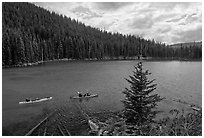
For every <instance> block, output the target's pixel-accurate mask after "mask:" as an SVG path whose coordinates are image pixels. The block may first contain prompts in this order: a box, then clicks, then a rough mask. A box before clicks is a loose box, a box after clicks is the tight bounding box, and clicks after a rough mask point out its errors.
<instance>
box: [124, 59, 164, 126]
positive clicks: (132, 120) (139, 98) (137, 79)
mask: <svg viewBox="0 0 204 138" xmlns="http://www.w3.org/2000/svg"><path fill="white" fill-rule="evenodd" d="M133 73H134V74H133V76H129V77H130V79H126V80H127V81H128V82H129V83H130V89H128V88H125V90H124V91H123V93H124V94H125V96H126V98H125V100H123V101H122V102H123V103H124V106H125V109H124V112H123V113H124V117H125V120H126V123H127V124H130V125H137V126H141V125H144V124H145V123H149V122H152V121H153V119H154V118H155V116H156V114H157V113H158V112H159V111H157V110H156V107H157V103H158V102H160V101H161V100H162V99H163V98H161V97H160V96H159V95H158V94H152V92H153V91H154V90H155V89H156V84H152V83H153V82H154V80H151V81H149V80H148V78H147V75H150V74H151V73H149V71H148V70H146V71H143V70H142V63H141V62H139V63H138V64H137V66H135V71H133Z"/></svg>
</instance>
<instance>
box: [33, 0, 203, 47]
mask: <svg viewBox="0 0 204 138" xmlns="http://www.w3.org/2000/svg"><path fill="white" fill-rule="evenodd" d="M35 4H36V5H38V6H41V7H44V8H46V9H48V10H52V11H55V12H57V13H60V14H64V15H66V16H68V17H71V18H75V19H78V20H79V21H81V22H83V23H85V24H86V25H90V26H93V27H97V28H102V29H105V30H107V31H111V32H119V33H122V34H132V35H139V36H142V37H144V38H147V39H155V40H156V41H160V42H165V43H167V44H172V43H178V42H191V41H201V40H202V4H201V3H198V2H195V3H189V2H188V3H187V2H186V3H172V2H171V3H169V2H168V3H166V2H165V3H164V2H163V3H158V2H157V3H156V2H154V3H150V2H145V3H138V2H137V3H131V2H100V3H99V2H96V3H94V2H80V3H79V2H77V3H73V2H72V3H71V2H61V3H56V2H46V3H35Z"/></svg>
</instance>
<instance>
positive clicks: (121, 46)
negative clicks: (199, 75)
mask: <svg viewBox="0 0 204 138" xmlns="http://www.w3.org/2000/svg"><path fill="white" fill-rule="evenodd" d="M2 29H3V30H2V39H3V40H2V65H3V66H13V65H22V64H24V63H34V62H38V61H46V60H54V59H64V58H67V59H98V60H100V59H121V58H122V59H131V58H135V57H137V56H138V55H142V56H144V57H146V56H147V57H158V58H173V57H174V58H188V59H190V58H196V59H198V58H201V57H202V56H201V52H202V48H201V47H191V48H185V49H184V50H185V51H186V52H185V54H181V53H182V50H183V49H181V48H180V49H173V48H172V47H170V46H166V45H165V44H163V43H156V42H155V41H154V40H145V39H143V38H140V37H137V36H133V35H122V34H118V33H110V32H107V31H102V30H100V29H97V28H92V27H90V26H85V25H84V24H83V23H81V22H78V21H76V20H72V19H71V18H69V17H66V16H63V15H58V14H56V13H54V12H50V11H47V10H45V9H43V8H40V7H37V6H35V5H34V4H31V3H14V2H10V3H6V2H3V3H2Z"/></svg>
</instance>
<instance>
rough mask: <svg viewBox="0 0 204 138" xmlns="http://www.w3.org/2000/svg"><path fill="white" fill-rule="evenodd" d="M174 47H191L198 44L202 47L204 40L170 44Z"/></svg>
mask: <svg viewBox="0 0 204 138" xmlns="http://www.w3.org/2000/svg"><path fill="white" fill-rule="evenodd" d="M170 46H171V47H173V48H180V47H181V46H182V47H190V46H198V47H202V41H200V42H188V43H177V44H173V45H170Z"/></svg>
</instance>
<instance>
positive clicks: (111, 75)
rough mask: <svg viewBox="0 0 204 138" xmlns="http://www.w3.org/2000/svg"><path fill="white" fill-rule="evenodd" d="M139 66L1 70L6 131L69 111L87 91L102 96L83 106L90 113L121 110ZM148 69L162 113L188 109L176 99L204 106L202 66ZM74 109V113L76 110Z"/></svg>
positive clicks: (60, 65)
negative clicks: (50, 112)
mask: <svg viewBox="0 0 204 138" xmlns="http://www.w3.org/2000/svg"><path fill="white" fill-rule="evenodd" d="M136 64H137V61H106V62H103V61H100V62H87V61H86V62H53V63H46V64H45V65H43V66H39V67H29V68H16V69H15V68H12V69H3V73H2V75H3V82H2V103H3V106H2V110H3V114H2V115H3V119H2V120H3V126H6V125H9V124H11V123H14V122H15V123H16V122H20V121H23V120H29V119H32V118H33V116H35V115H37V114H40V113H42V111H43V109H45V108H54V107H59V106H61V105H62V104H63V105H65V106H66V104H68V102H69V101H70V99H69V97H70V96H73V95H76V94H77V93H76V91H86V90H89V91H90V92H91V93H93V94H96V93H97V94H99V97H98V98H93V99H91V100H89V101H86V102H84V104H85V105H86V107H88V109H89V110H90V111H99V110H118V109H121V108H122V106H123V105H122V103H121V100H122V99H123V98H124V95H123V94H122V91H123V90H124V89H125V87H129V84H128V83H127V82H126V80H125V79H124V78H128V77H129V75H132V71H133V69H134V65H136ZM143 65H144V68H145V69H148V70H149V71H150V72H151V73H152V75H151V76H149V77H150V79H156V81H155V83H157V84H158V85H157V89H156V91H155V92H157V93H159V94H160V95H161V96H162V97H166V99H165V100H164V101H162V102H161V103H160V104H159V108H160V109H161V110H163V111H166V112H167V111H168V110H169V109H172V108H178V109H182V108H186V110H190V109H189V108H188V107H186V105H182V104H180V103H176V102H174V101H173V99H175V98H177V99H178V98H179V99H182V100H185V101H186V102H189V103H195V104H198V105H201V104H202V77H201V76H202V75H201V74H202V68H201V66H202V62H178V61H168V62H144V64H143ZM46 96H52V97H53V100H51V101H47V102H43V103H38V104H35V105H24V106H22V105H19V104H18V102H20V101H24V100H25V98H26V97H29V98H36V97H46ZM73 108H74V107H73Z"/></svg>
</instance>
